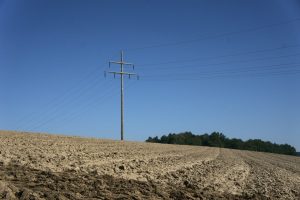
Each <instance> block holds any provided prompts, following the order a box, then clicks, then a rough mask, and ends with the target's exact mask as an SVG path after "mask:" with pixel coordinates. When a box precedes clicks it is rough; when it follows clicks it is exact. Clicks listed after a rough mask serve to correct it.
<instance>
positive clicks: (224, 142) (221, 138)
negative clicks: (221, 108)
mask: <svg viewBox="0 0 300 200" xmlns="http://www.w3.org/2000/svg"><path fill="white" fill-rule="evenodd" d="M146 142H154V143H163V144H182V145H196V146H209V147H222V148H230V149H241V150H250V151H261V152H270V153H278V154H286V155H297V152H296V149H295V147H293V146H291V145H289V144H276V143H271V142H269V141H262V140H260V139H250V140H247V141H243V140H241V139H237V138H232V139H230V138H227V137H226V136H225V135H224V134H223V133H219V132H213V133H211V134H203V135H194V134H193V133H192V132H183V133H178V134H175V133H170V134H169V135H163V136H161V137H160V138H158V137H157V136H156V137H153V138H152V137H149V138H148V139H147V140H146Z"/></svg>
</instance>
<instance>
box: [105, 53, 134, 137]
mask: <svg viewBox="0 0 300 200" xmlns="http://www.w3.org/2000/svg"><path fill="white" fill-rule="evenodd" d="M111 64H118V65H120V71H119V72H116V71H108V73H111V74H114V78H115V77H116V74H118V75H120V76H121V140H123V139H124V81H123V76H124V75H127V76H128V78H129V79H130V77H131V76H136V77H137V79H138V78H139V76H138V75H137V74H136V73H129V72H124V69H123V68H124V66H126V65H127V66H132V69H133V70H134V64H133V63H127V62H124V55H123V51H121V60H120V61H109V68H110V66H111ZM104 76H105V77H106V71H105V72H104Z"/></svg>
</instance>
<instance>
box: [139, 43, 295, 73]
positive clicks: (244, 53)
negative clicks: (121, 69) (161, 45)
mask: <svg viewBox="0 0 300 200" xmlns="http://www.w3.org/2000/svg"><path fill="white" fill-rule="evenodd" d="M299 46H300V44H295V45H287V46H283V47H276V48H269V49H262V50H256V51H247V52H241V53H235V54H228V55H221V56H210V57H204V58H199V57H198V58H192V59H185V60H170V61H165V62H160V63H149V64H140V65H139V66H140V67H141V68H142V69H143V68H144V67H145V66H157V65H165V64H174V63H185V62H195V61H200V60H201V61H203V60H208V59H216V58H224V57H231V56H240V55H248V54H254V53H261V52H268V51H277V50H282V49H288V48H294V47H299ZM144 69H145V68H144ZM151 69H153V68H151Z"/></svg>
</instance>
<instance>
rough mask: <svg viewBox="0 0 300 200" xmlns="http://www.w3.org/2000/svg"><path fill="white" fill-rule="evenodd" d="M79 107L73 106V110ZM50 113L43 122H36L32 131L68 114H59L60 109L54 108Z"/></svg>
mask: <svg viewBox="0 0 300 200" xmlns="http://www.w3.org/2000/svg"><path fill="white" fill-rule="evenodd" d="M104 88H107V87H106V86H105V87H104ZM94 99H95V98H94ZM76 100H78V99H76ZM73 102H74V101H73ZM68 104H70V102H68ZM81 105H85V104H81ZM61 107H62V106H61ZM79 107H80V105H79V106H76V107H75V106H74V108H76V109H78V108H79ZM52 111H53V112H51V113H50V114H48V116H46V117H44V120H41V121H40V122H38V123H36V124H35V125H33V126H32V130H36V129H38V128H41V127H43V126H45V125H46V124H49V123H51V122H53V121H55V120H58V119H60V118H61V117H65V116H66V115H68V114H70V113H68V112H65V113H64V114H60V113H59V111H61V109H59V108H56V109H55V110H52ZM71 114H72V113H71Z"/></svg>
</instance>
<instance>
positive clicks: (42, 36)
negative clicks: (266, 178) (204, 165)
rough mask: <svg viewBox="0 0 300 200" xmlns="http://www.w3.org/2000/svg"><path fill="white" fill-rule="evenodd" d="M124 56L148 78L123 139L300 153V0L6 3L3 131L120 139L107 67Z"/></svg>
mask: <svg viewBox="0 0 300 200" xmlns="http://www.w3.org/2000/svg"><path fill="white" fill-rule="evenodd" d="M121 49H123V50H124V51H125V60H126V61H128V62H133V63H135V65H136V68H135V72H137V73H139V74H140V80H139V81H137V80H133V79H131V80H128V79H126V80H125V86H126V89H125V138H126V139H128V140H139V141H142V140H145V139H146V138H147V137H148V136H155V135H158V136H161V135H162V134H168V133H170V132H180V131H192V132H193V133H198V134H202V133H210V132H212V131H220V132H223V133H224V134H225V135H226V136H228V137H236V138H242V139H249V138H260V139H263V140H269V141H272V142H276V143H289V144H291V145H293V146H295V147H296V148H297V150H298V151H299V150H300V92H299V86H300V73H299V72H300V1H298V0H285V1H282V0H248V1H240V0H236V1H233V0H232V1H221V0H219V1H214V0H206V1H183V0H182V1H175V0H172V1H144V0H136V1H129V0H128V1H112V0H110V1H108V0H107V1H92V0H89V1H79V0H78V1H71V0H69V1H66V0H51V1H50V0H48V1H39V0H26V1H16V0H0V91H1V93H0V129H6V130H7V129H8V130H25V131H40V132H51V133H62V134H71V135H81V136H93V137H100V138H112V139H119V135H120V124H119V123H120V94H119V90H120V89H119V86H120V82H119V79H117V78H116V79H113V77H112V76H108V77H107V78H106V79H105V78H104V76H103V71H104V70H106V69H107V67H108V61H109V60H110V59H111V60H118V59H119V50H121ZM118 69H119V68H118V66H113V69H111V70H118ZM127 71H130V72H131V71H132V69H130V68H127Z"/></svg>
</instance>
